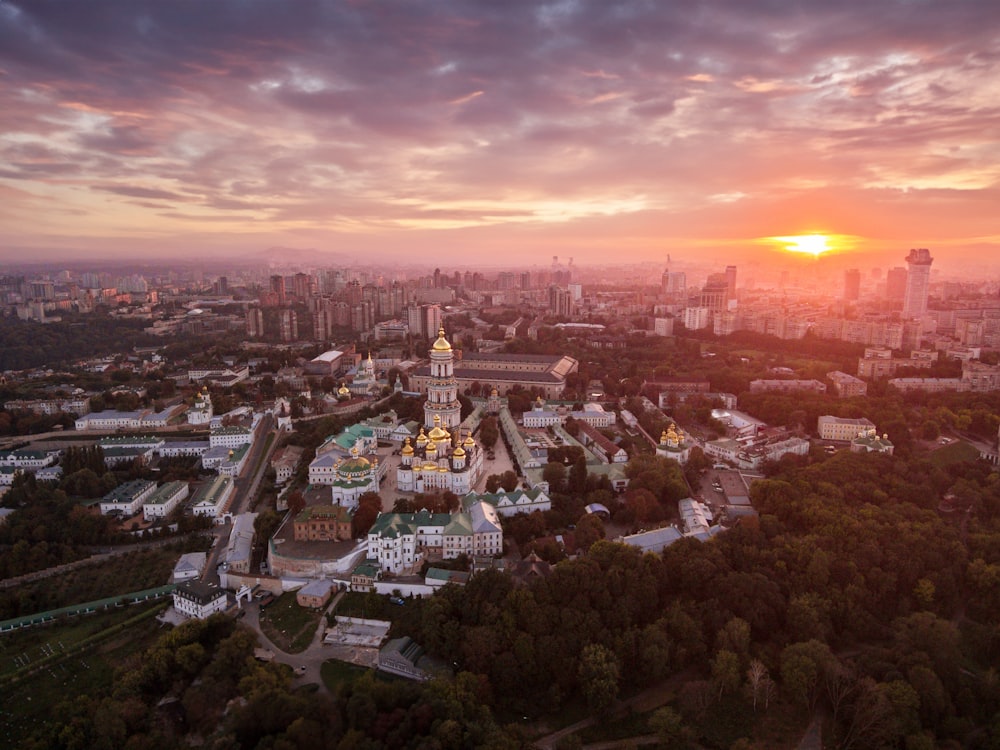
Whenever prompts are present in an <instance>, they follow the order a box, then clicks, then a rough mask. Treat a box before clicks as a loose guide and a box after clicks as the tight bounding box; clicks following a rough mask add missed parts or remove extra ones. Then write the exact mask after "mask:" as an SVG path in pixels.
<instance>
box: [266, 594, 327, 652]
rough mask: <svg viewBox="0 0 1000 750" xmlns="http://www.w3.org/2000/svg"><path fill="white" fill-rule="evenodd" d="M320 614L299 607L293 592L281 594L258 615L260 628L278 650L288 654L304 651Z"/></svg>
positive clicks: (310, 641) (311, 637)
mask: <svg viewBox="0 0 1000 750" xmlns="http://www.w3.org/2000/svg"><path fill="white" fill-rule="evenodd" d="M321 615H322V613H321V612H317V611H315V610H312V609H306V608H305V607H300V606H299V605H298V603H297V602H296V601H295V592H294V591H289V592H287V593H285V594H282V595H281V596H280V597H278V599H277V600H276V601H274V602H272V603H271V605H270V606H268V607H267V608H266V609H264V610H263V611H261V613H260V627H261V630H263V631H264V635H266V636H267V637H268V638H269V639H270V640H271V641H272V642H273V643H274V644H275V645H276V646H278V648H280V649H281V650H282V651H286V652H288V653H290V654H298V653H301V652H302V651H305V650H306V649H307V648H308V647H309V644H310V643H312V639H313V636H314V635H315V634H316V626H317V624H319V618H320V617H321Z"/></svg>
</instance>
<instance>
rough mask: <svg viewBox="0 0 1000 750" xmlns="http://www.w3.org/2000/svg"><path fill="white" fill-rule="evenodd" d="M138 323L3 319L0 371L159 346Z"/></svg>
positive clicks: (87, 318)
mask: <svg viewBox="0 0 1000 750" xmlns="http://www.w3.org/2000/svg"><path fill="white" fill-rule="evenodd" d="M144 325H145V323H144V322H143V321H141V320H121V319H119V318H112V317H108V316H101V315H87V316H73V315H64V317H63V320H61V321H55V322H52V323H46V324H44V325H42V324H41V323H36V322H34V321H26V320H17V319H15V318H3V319H2V320H0V370H25V369H28V368H30V367H41V366H43V365H55V364H59V363H65V362H72V361H74V360H77V359H84V358H86V357H97V356H103V355H105V354H111V353H115V352H121V351H126V350H131V349H132V347H133V346H149V345H152V344H156V343H161V342H160V339H158V338H157V337H156V336H151V335H149V334H146V333H143V330H142V329H143V327H144Z"/></svg>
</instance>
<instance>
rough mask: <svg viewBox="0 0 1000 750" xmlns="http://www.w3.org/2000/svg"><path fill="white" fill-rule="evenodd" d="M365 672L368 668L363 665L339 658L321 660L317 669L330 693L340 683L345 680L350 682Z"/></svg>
mask: <svg viewBox="0 0 1000 750" xmlns="http://www.w3.org/2000/svg"><path fill="white" fill-rule="evenodd" d="M366 672H368V669H367V668H365V667H359V666H358V665H357V664H348V663H347V662H346V661H340V660H339V659H328V660H327V661H325V662H323V664H322V666H321V667H320V669H319V673H320V677H321V678H322V680H323V684H324V685H326V687H327V690H329V691H330V692H331V693H336V692H337V688H338V687H339V686H340V685H342V684H343V683H345V682H352V681H354V680H356V679H358V678H359V677H360V676H361V675H363V674H365V673H366Z"/></svg>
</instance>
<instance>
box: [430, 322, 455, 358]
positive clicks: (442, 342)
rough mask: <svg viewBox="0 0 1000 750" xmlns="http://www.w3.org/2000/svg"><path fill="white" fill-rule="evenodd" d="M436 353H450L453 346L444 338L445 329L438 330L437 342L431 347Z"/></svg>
mask: <svg viewBox="0 0 1000 750" xmlns="http://www.w3.org/2000/svg"><path fill="white" fill-rule="evenodd" d="M431 348H432V349H433V350H434V351H436V352H450V351H451V344H449V343H448V339H446V338H445V337H444V327H443V326H442V327H441V328H439V329H438V337H437V341H435V342H434V345H433V346H432V347H431Z"/></svg>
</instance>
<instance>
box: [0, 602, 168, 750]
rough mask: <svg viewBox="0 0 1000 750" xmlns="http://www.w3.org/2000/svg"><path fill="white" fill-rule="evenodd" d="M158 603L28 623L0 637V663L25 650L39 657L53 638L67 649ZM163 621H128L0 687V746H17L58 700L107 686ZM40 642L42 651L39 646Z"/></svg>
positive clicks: (5, 664) (5, 663) (10, 661)
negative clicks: (39, 624) (56, 621)
mask: <svg viewBox="0 0 1000 750" xmlns="http://www.w3.org/2000/svg"><path fill="white" fill-rule="evenodd" d="M159 606H160V605H159V604H152V605H136V606H134V607H125V608H123V609H120V610H113V611H111V612H108V613H102V614H95V615H87V616H85V617H83V618H80V619H74V620H70V621H67V622H66V623H65V624H55V625H49V626H46V627H44V628H33V629H30V630H25V631H22V632H17V633H9V634H5V635H3V636H0V665H2V667H3V668H4V670H7V671H9V670H8V667H13V666H14V657H15V656H18V657H19V656H20V655H21V654H27V655H28V656H29V657H30V658H31V659H32V661H37V660H38V659H40V658H43V657H44V655H45V654H46V653H47V649H48V648H49V647H51V648H52V649H59V645H58V644H59V643H60V642H61V643H62V644H63V646H65V647H67V648H71V647H72V645H73V644H75V643H79V642H80V641H82V640H84V639H85V638H87V637H89V636H91V635H94V634H95V632H100V631H102V630H106V629H107V628H109V627H112V626H114V625H116V624H119V623H121V622H123V621H124V620H128V619H130V618H133V617H136V616H137V615H139V614H142V613H143V612H144V611H147V610H149V609H156V608H158V607H159ZM162 627H163V626H162V625H161V624H160V623H159V622H158V621H157V620H156V619H155V618H152V617H150V618H148V619H145V620H142V621H140V622H136V623H134V624H133V625H131V626H129V628H128V631H127V632H123V633H118V634H116V635H114V636H112V637H110V638H108V639H107V640H103V641H101V642H99V643H95V644H92V645H90V646H88V647H87V648H86V649H85V650H84V651H83V652H81V653H80V654H77V655H75V656H71V657H69V658H67V659H65V660H62V661H59V662H58V663H55V664H52V665H51V666H49V667H46V668H44V669H42V670H41V671H39V672H36V673H35V674H34V675H32V676H30V677H26V678H24V679H22V680H20V681H19V682H18V683H17V684H16V686H7V687H5V688H4V689H3V690H0V738H3V740H4V746H5V747H18V746H19V744H20V740H21V739H23V738H24V737H25V736H27V734H28V733H29V732H30V730H32V729H33V728H34V727H36V726H37V725H38V724H40V723H44V722H45V721H47V720H48V717H50V716H51V715H52V714H53V713H54V712H55V710H56V707H57V706H58V705H59V703H60V702H62V701H65V700H72V699H73V696H75V695H81V694H95V695H96V694H100V693H101V692H103V691H104V690H106V689H107V688H109V687H110V685H111V681H112V677H113V675H114V671H115V669H116V668H117V667H118V666H119V665H121V664H123V663H124V662H125V660H126V659H127V658H128V657H129V656H131V655H132V654H135V653H137V652H140V651H142V650H143V649H145V648H147V647H149V646H150V645H151V644H152V643H153V641H154V640H155V639H156V638H157V637H158V636H159V634H160V631H161V628H162ZM43 647H44V648H45V649H46V650H43Z"/></svg>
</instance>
